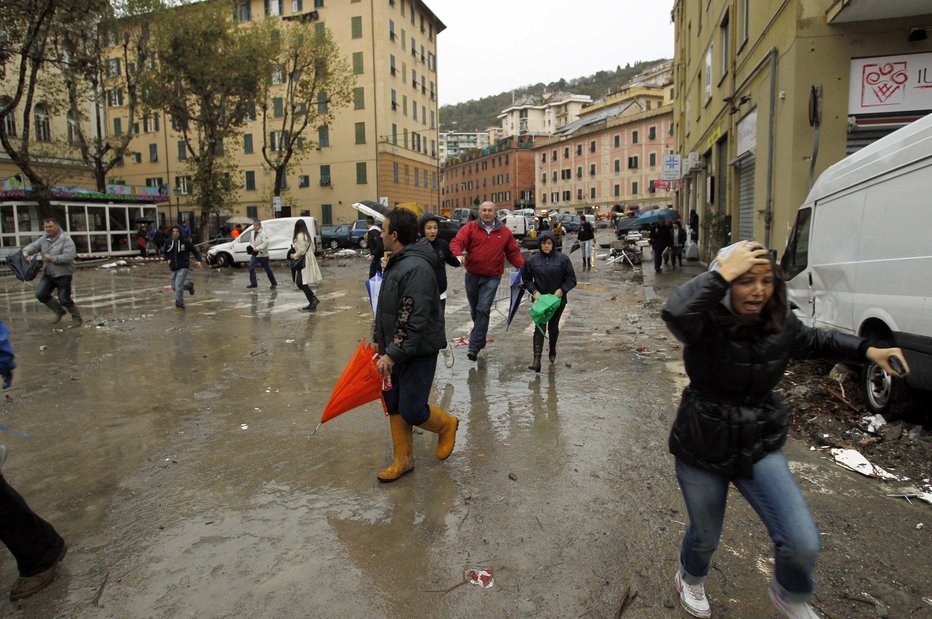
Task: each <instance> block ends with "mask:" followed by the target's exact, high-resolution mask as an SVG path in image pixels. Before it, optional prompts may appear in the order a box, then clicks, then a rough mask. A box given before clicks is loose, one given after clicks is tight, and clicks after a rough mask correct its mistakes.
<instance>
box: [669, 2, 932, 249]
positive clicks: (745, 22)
mask: <svg viewBox="0 0 932 619" xmlns="http://www.w3.org/2000/svg"><path fill="white" fill-rule="evenodd" d="M673 21H674V27H675V38H676V41H675V58H674V60H675V62H674V86H675V91H676V100H675V103H674V118H675V136H676V144H677V147H676V149H677V153H678V154H679V155H680V156H681V157H682V166H681V171H682V172H681V173H682V176H683V178H682V181H681V186H682V189H681V191H680V192H679V195H678V201H677V202H678V204H679V206H680V210H681V211H688V210H690V209H695V210H696V211H697V212H698V213H699V216H700V222H701V223H700V244H701V245H703V247H704V251H706V252H712V251H715V249H716V248H718V247H720V246H722V245H724V244H727V243H728V242H730V241H734V240H737V239H756V240H758V241H761V242H763V243H764V244H765V245H767V246H768V247H771V248H773V249H775V250H777V251H778V252H782V250H783V248H784V246H785V245H786V241H787V236H788V231H789V228H790V226H791V225H792V223H793V220H794V218H795V214H796V209H797V207H798V206H799V205H800V204H801V203H802V202H803V200H804V199H805V197H806V194H807V193H808V190H809V187H810V186H811V184H812V182H813V180H814V179H815V178H816V177H817V176H818V174H819V173H820V172H822V171H823V170H824V169H825V168H826V167H828V166H830V165H831V164H833V163H835V162H837V161H839V160H840V159H842V158H843V157H845V155H846V154H849V153H851V152H854V151H856V150H857V149H858V148H861V147H862V146H864V145H865V144H867V143H870V142H871V141H873V140H876V139H878V138H879V137H881V136H883V135H886V134H887V133H889V132H890V131H893V130H894V129H896V128H899V127H901V126H903V125H904V124H906V123H908V122H911V121H912V120H914V119H916V118H918V117H919V116H922V115H924V114H927V113H929V112H930V111H932V88H930V86H932V40H930V39H929V38H928V34H927V29H928V28H929V27H930V25H932V5H930V4H929V3H928V2H885V1H884V0H783V1H781V2H752V1H751V0H677V1H676V2H675V4H674V7H673Z"/></svg>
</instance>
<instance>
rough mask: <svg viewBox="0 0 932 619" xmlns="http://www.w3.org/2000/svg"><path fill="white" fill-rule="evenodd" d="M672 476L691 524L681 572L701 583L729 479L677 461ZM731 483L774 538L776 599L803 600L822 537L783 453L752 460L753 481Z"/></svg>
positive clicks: (716, 535)
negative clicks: (678, 483) (777, 594)
mask: <svg viewBox="0 0 932 619" xmlns="http://www.w3.org/2000/svg"><path fill="white" fill-rule="evenodd" d="M676 478H677V480H679V482H680V490H681V491H682V492H683V499H684V500H685V501H686V510H687V511H688V512H689V527H687V528H686V535H685V536H684V537H683V545H682V548H681V549H680V572H681V574H682V576H683V580H685V581H686V582H687V583H688V584H691V585H694V584H699V583H701V582H702V581H703V580H704V579H705V577H706V575H707V574H708V573H709V563H710V562H711V560H712V554H713V553H714V552H715V549H716V548H717V547H718V542H719V539H720V538H721V535H722V524H723V522H724V520H725V503H726V501H727V499H728V485H729V480H728V479H727V478H725V477H722V476H721V475H718V474H716V473H713V472H711V471H707V470H705V469H700V468H697V467H694V466H691V465H689V464H686V463H685V462H683V461H682V460H680V459H677V460H676ZM733 482H734V484H735V487H737V488H738V490H739V491H740V492H741V494H742V495H743V496H744V498H745V499H746V500H747V502H748V503H750V505H751V507H753V508H754V511H756V512H757V515H758V516H760V518H761V520H762V521H763V522H764V525H765V526H766V527H767V532H768V533H769V534H770V539H772V540H773V546H774V558H775V560H776V568H775V570H774V578H775V580H776V587H775V588H776V589H777V592H778V593H779V594H780V597H781V598H783V599H784V600H786V601H787V602H805V601H808V600H809V599H810V598H811V597H812V593H813V591H814V590H815V585H814V583H813V581H812V572H813V570H814V569H815V564H816V560H817V559H818V558H819V554H820V553H821V551H822V540H821V538H820V537H819V530H818V529H817V528H816V525H815V522H814V521H813V520H812V515H811V514H810V513H809V506H808V505H806V500H805V499H804V498H803V495H802V493H801V492H800V491H799V486H797V485H796V480H795V479H793V474H792V473H790V468H789V466H787V463H786V457H785V456H784V455H783V452H782V451H774V452H772V453H770V454H768V455H766V456H764V458H762V459H761V460H758V461H757V462H756V463H755V464H754V479H745V478H741V477H739V478H736V479H734V480H733Z"/></svg>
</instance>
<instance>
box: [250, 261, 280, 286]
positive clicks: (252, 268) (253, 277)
mask: <svg viewBox="0 0 932 619" xmlns="http://www.w3.org/2000/svg"><path fill="white" fill-rule="evenodd" d="M260 264H261V265H262V268H263V269H265V274H266V275H268V277H269V283H270V284H272V285H273V286H277V285H278V282H276V281H275V273H272V269H271V268H269V257H268V256H262V257H261V258H260V257H259V256H253V257H252V258H250V259H249V284H250V285H251V286H255V285H256V266H258V265H260Z"/></svg>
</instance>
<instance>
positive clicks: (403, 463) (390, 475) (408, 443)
mask: <svg viewBox="0 0 932 619" xmlns="http://www.w3.org/2000/svg"><path fill="white" fill-rule="evenodd" d="M388 422H389V427H390V428H391V432H392V451H393V452H394V456H393V459H392V463H391V464H390V465H389V466H388V467H386V468H384V469H382V470H381V471H379V472H378V473H377V474H376V477H377V478H378V479H379V481H380V482H383V483H388V482H390V481H395V480H396V479H398V478H399V477H401V476H402V475H404V474H405V473H408V472H410V471H413V470H414V455H413V454H412V447H413V442H414V440H413V438H412V437H411V424H410V423H408V422H407V421H405V420H404V418H403V417H402V416H401V415H389V416H388Z"/></svg>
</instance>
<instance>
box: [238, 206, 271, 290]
mask: <svg viewBox="0 0 932 619" xmlns="http://www.w3.org/2000/svg"><path fill="white" fill-rule="evenodd" d="M252 229H253V233H252V245H250V246H249V247H248V248H247V249H246V252H247V253H249V255H250V256H251V257H250V258H249V285H248V286H246V287H247V288H257V287H258V285H259V284H258V282H257V281H256V267H257V266H261V267H262V268H263V269H264V270H265V275H266V276H267V277H268V278H269V284H270V285H269V289H270V290H275V288H277V287H278V282H277V281H275V273H273V272H272V269H271V267H269V234H268V233H267V232H266V231H265V230H264V229H263V228H262V222H261V221H259V220H258V219H257V220H256V221H255V222H253V224H252ZM250 248H251V249H252V251H250Z"/></svg>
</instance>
